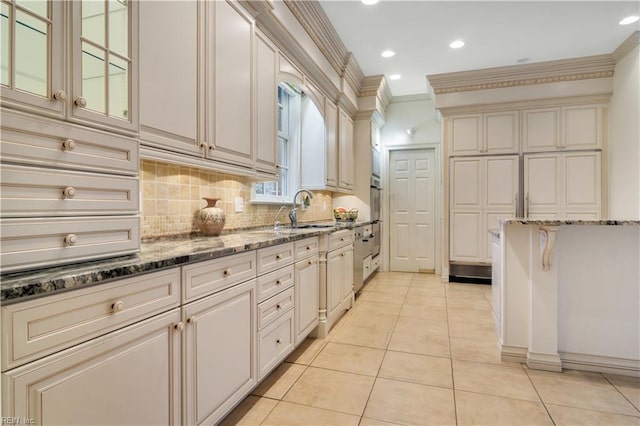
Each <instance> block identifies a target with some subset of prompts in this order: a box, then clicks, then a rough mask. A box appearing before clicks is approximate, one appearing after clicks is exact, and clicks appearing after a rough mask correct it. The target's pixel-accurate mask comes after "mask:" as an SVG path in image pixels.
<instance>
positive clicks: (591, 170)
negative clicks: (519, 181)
mask: <svg viewBox="0 0 640 426" xmlns="http://www.w3.org/2000/svg"><path fill="white" fill-rule="evenodd" d="M601 168H602V160H601V154H600V152H597V151H584V152H567V153H544V154H527V155H525V156H524V190H525V204H524V214H525V217H528V218H530V219H568V220H571V219H577V220H579V219H585V220H592V219H600V217H601V214H602V206H601V187H602V184H601V180H602V176H601V174H602V171H601Z"/></svg>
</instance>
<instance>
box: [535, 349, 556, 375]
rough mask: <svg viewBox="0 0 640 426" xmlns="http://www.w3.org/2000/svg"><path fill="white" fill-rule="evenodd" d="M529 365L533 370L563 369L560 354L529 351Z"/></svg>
mask: <svg viewBox="0 0 640 426" xmlns="http://www.w3.org/2000/svg"><path fill="white" fill-rule="evenodd" d="M527 367H529V368H531V369H533V370H545V371H555V372H557V373H560V372H561V371H562V360H561V359H560V356H559V355H551V354H539V353H535V352H527Z"/></svg>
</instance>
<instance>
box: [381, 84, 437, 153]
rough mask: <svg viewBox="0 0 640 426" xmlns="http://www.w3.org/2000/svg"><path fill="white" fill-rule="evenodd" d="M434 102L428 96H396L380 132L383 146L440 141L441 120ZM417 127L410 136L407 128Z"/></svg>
mask: <svg viewBox="0 0 640 426" xmlns="http://www.w3.org/2000/svg"><path fill="white" fill-rule="evenodd" d="M436 116H437V113H436V109H435V105H434V102H433V101H432V100H431V99H430V98H429V97H427V96H402V97H395V98H393V101H392V102H391V104H390V105H389V108H388V109H387V111H386V123H385V125H384V127H383V128H382V130H381V132H380V142H381V145H382V146H383V147H387V148H388V147H389V146H399V145H400V146H407V145H412V144H426V143H440V140H441V131H440V122H439V121H438V120H437V119H436ZM412 128H413V129H415V131H416V133H415V134H414V135H413V136H409V135H408V134H407V132H406V130H407V129H412Z"/></svg>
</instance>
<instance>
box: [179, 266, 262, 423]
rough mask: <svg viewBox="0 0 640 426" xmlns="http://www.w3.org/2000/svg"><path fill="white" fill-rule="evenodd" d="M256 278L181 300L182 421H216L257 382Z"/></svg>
mask: <svg viewBox="0 0 640 426" xmlns="http://www.w3.org/2000/svg"><path fill="white" fill-rule="evenodd" d="M256 292H257V287H256V280H255V279H254V280H251V281H248V282H245V283H242V284H238V285H236V286H234V287H231V288H229V289H227V290H224V291H221V292H219V293H216V294H213V295H211V296H208V297H205V298H204V299H201V300H198V301H196V302H192V303H189V304H187V305H185V306H183V308H182V309H183V318H184V319H185V322H186V325H185V333H184V334H185V339H184V341H185V349H184V357H185V358H184V360H185V362H184V365H185V377H184V389H183V398H184V401H183V402H184V408H185V415H184V422H185V424H188V425H194V424H201V423H205V424H213V423H216V422H217V421H218V420H220V419H221V418H222V416H224V415H225V414H226V413H227V412H228V411H229V410H230V409H231V408H232V407H233V406H234V405H235V404H236V403H237V402H238V401H240V400H241V399H242V398H243V397H244V396H245V395H246V394H247V393H248V392H249V391H250V390H251V389H252V388H253V387H254V386H255V384H256V383H257V369H256V359H255V354H256V350H255V348H256V341H255V336H256V324H257V319H256V317H257V315H256Z"/></svg>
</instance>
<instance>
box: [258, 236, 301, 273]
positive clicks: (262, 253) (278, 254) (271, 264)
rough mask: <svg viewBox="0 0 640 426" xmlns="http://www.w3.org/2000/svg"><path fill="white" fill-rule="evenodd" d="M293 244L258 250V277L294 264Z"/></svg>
mask: <svg viewBox="0 0 640 426" xmlns="http://www.w3.org/2000/svg"><path fill="white" fill-rule="evenodd" d="M293 258H294V254H293V243H286V244H279V245H277V246H273V247H267V248H263V249H260V250H258V275H262V274H266V273H267V272H271V271H275V270H276V269H279V268H282V267H283V266H287V265H291V264H292V263H293Z"/></svg>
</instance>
